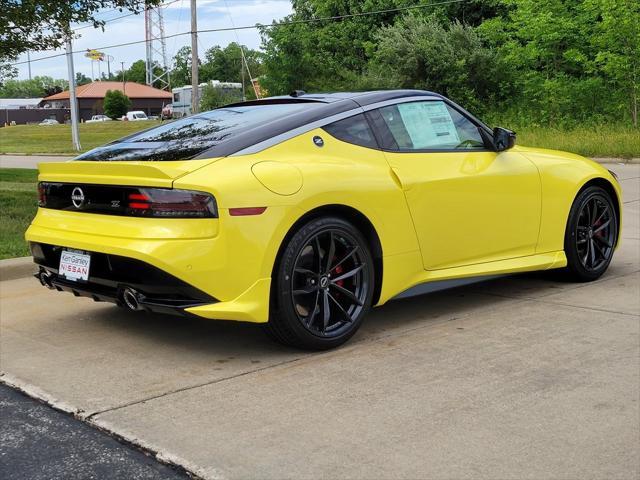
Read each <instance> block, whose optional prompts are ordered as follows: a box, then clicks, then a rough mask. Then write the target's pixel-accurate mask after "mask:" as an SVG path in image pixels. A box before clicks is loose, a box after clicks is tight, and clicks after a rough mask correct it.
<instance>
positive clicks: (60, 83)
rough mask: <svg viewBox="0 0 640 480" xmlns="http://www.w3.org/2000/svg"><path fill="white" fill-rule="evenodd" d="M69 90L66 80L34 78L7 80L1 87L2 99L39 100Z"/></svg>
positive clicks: (0, 94) (0, 96)
mask: <svg viewBox="0 0 640 480" xmlns="http://www.w3.org/2000/svg"><path fill="white" fill-rule="evenodd" d="M66 88H68V82H67V81H66V80H54V79H53V78H51V77H34V78H33V79H31V80H13V79H11V80H6V81H5V82H4V83H3V84H2V86H0V98H39V97H45V96H47V95H53V94H54V93H57V92H61V91H62V90H65V89H66Z"/></svg>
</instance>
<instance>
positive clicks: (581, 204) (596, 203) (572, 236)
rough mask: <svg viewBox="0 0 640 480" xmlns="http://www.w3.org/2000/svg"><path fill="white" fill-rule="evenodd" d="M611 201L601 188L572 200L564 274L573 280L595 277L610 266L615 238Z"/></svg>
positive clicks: (594, 188)
mask: <svg viewBox="0 0 640 480" xmlns="http://www.w3.org/2000/svg"><path fill="white" fill-rule="evenodd" d="M613 202H614V199H612V198H611V196H610V195H609V193H608V192H607V191H606V190H604V189H603V188H600V187H596V186H592V187H588V188H586V189H585V190H583V191H582V192H580V194H579V195H578V196H577V197H576V199H575V201H574V202H573V205H572V207H571V211H570V213H569V220H568V222H567V229H566V233H565V240H564V250H565V254H566V255H567V268H566V269H565V272H566V273H567V274H568V275H569V277H570V278H571V279H573V280H576V281H580V282H589V281H592V280H596V279H597V278H599V277H600V276H601V275H602V274H603V273H604V272H605V270H606V269H607V267H608V266H609V263H611V259H612V258H613V251H614V248H615V244H616V242H617V239H618V217H617V215H616V209H615V208H614V205H613Z"/></svg>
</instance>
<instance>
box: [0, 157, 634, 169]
mask: <svg viewBox="0 0 640 480" xmlns="http://www.w3.org/2000/svg"><path fill="white" fill-rule="evenodd" d="M72 158H74V157H73V156H65V155H20V154H10V155H0V168H38V164H39V163H45V162H67V161H69V160H71V159H72ZM593 160H595V161H596V162H598V163H618V164H620V163H624V164H627V163H631V164H640V157H639V158H594V159H593Z"/></svg>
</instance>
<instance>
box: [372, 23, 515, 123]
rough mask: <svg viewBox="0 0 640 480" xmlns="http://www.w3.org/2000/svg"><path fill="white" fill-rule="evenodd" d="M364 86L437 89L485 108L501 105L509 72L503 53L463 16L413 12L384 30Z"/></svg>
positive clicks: (378, 36) (474, 107)
mask: <svg viewBox="0 0 640 480" xmlns="http://www.w3.org/2000/svg"><path fill="white" fill-rule="evenodd" d="M374 40H375V41H376V43H377V49H376V51H375V52H374V54H373V56H372V60H371V62H370V69H369V72H368V75H367V76H366V77H365V80H364V83H363V84H364V85H365V86H366V87H368V88H418V89H425V90H433V91H436V92H438V93H441V94H443V95H446V96H447V97H449V98H451V99H453V100H454V101H457V102H459V103H461V104H463V105H465V107H467V108H469V109H471V110H473V111H476V112H481V111H482V110H484V109H485V107H486V105H491V104H495V100H496V97H497V94H498V93H499V92H501V89H500V84H501V80H502V77H503V74H502V72H503V71H504V69H503V67H502V65H501V63H500V60H499V58H498V55H497V52H495V51H493V50H491V49H489V48H488V47H487V46H485V45H484V44H483V41H482V39H481V38H480V36H479V35H478V34H477V32H476V31H475V30H474V29H473V28H471V27H469V26H466V25H463V24H461V23H459V22H457V21H455V22H453V23H450V24H448V25H447V26H443V25H442V24H441V23H440V22H439V21H438V19H437V18H436V16H431V17H418V16H414V15H408V16H406V17H403V18H400V19H399V20H398V21H397V22H396V23H395V24H394V25H393V26H389V27H384V28H382V29H380V30H379V31H378V33H377V34H376V35H375V37H374Z"/></svg>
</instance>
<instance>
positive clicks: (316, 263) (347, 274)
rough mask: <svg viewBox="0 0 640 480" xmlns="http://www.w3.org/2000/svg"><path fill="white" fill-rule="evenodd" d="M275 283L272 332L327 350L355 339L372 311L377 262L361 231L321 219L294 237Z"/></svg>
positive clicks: (285, 340)
mask: <svg viewBox="0 0 640 480" xmlns="http://www.w3.org/2000/svg"><path fill="white" fill-rule="evenodd" d="M273 280H274V284H273V289H274V290H273V295H272V308H271V314H270V317H269V323H268V324H267V325H266V328H267V332H268V333H269V334H270V335H271V336H272V337H273V338H275V339H276V340H278V341H280V342H282V343H285V344H288V345H292V346H296V347H300V348H305V349H312V350H325V349H329V348H334V347H337V346H338V345H341V344H343V343H344V342H346V341H347V340H348V339H349V338H351V336H353V334H354V333H355V332H356V331H357V330H358V328H359V327H360V325H361V323H362V319H363V317H364V316H365V314H366V313H367V311H368V310H369V308H370V307H371V301H372V297H373V285H374V269H373V261H372V258H371V253H370V251H369V247H368V245H367V242H366V241H365V239H364V238H363V236H362V234H361V233H360V232H359V231H358V229H356V228H355V227H354V226H353V225H352V224H351V223H349V222H347V221H345V220H342V219H340V218H335V217H322V218H318V219H314V220H312V221H310V222H308V223H307V224H305V225H304V226H302V227H301V228H300V229H298V230H297V231H296V232H295V233H294V235H293V236H292V237H291V238H290V240H289V241H288V243H287V244H286V246H285V248H284V251H283V252H282V255H281V257H280V261H279V263H278V266H277V269H276V271H275V272H274V279H273Z"/></svg>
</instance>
